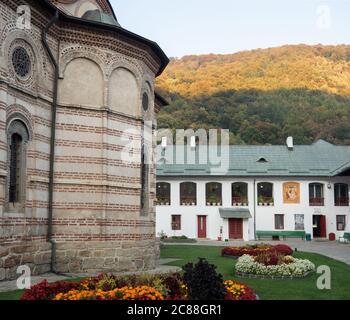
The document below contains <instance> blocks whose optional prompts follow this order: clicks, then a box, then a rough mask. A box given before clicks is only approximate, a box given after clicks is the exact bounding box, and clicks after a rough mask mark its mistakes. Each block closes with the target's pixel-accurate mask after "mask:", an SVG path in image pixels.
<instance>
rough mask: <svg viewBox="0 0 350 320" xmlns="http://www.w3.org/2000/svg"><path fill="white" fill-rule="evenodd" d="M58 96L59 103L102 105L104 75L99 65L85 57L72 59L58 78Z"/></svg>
mask: <svg viewBox="0 0 350 320" xmlns="http://www.w3.org/2000/svg"><path fill="white" fill-rule="evenodd" d="M58 96H59V103H60V104H67V105H84V106H93V107H98V106H100V107H101V106H103V101H104V77H103V72H102V69H101V67H100V66H99V65H98V64H97V63H96V62H95V61H93V60H91V59H89V58H86V57H78V58H74V59H72V60H71V61H70V62H69V63H68V64H67V65H66V67H65V70H64V77H63V79H61V80H60V84H59V94H58Z"/></svg>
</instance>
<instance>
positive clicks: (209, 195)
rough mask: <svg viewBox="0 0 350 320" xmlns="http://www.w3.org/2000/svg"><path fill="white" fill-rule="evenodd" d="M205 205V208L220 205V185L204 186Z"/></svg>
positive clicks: (210, 184) (208, 184) (212, 183)
mask: <svg viewBox="0 0 350 320" xmlns="http://www.w3.org/2000/svg"><path fill="white" fill-rule="evenodd" d="M206 203H207V206H221V205H222V185H221V183H217V182H209V183H207V185H206Z"/></svg>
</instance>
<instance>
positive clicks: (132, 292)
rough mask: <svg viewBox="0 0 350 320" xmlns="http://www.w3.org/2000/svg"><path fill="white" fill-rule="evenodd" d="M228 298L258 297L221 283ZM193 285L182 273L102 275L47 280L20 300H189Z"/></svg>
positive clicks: (233, 284)
mask: <svg viewBox="0 0 350 320" xmlns="http://www.w3.org/2000/svg"><path fill="white" fill-rule="evenodd" d="M221 284H222V287H223V288H224V290H225V295H226V297H225V300H256V295H255V293H254V292H253V290H252V289H250V288H249V287H247V286H246V285H244V284H240V283H236V282H234V281H231V280H229V281H225V282H221ZM191 292H192V291H191V288H190V287H189V285H187V284H186V283H185V281H184V275H182V274H180V273H174V274H162V275H139V276H136V275H134V276H113V275H106V274H104V275H100V276H98V277H95V278H90V279H87V280H82V281H80V282H76V283H74V282H72V283H70V282H63V281H60V282H57V283H54V284H49V283H48V282H47V281H46V280H45V281H43V282H41V283H40V284H38V285H36V286H33V287H32V288H31V289H30V290H26V291H25V293H24V294H23V296H22V298H21V300H137V301H138V300H190V299H191Z"/></svg>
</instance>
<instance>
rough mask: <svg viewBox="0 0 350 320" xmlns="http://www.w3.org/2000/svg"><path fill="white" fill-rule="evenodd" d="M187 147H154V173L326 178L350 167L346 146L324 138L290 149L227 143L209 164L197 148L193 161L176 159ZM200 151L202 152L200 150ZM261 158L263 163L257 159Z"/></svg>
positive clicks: (186, 152) (280, 146)
mask: <svg viewBox="0 0 350 320" xmlns="http://www.w3.org/2000/svg"><path fill="white" fill-rule="evenodd" d="M197 148H198V147H197ZM187 149H188V148H187V147H185V148H183V147H182V148H181V147H178V146H177V147H175V146H168V147H167V148H166V152H165V154H164V152H162V148H161V146H158V165H157V175H158V176H159V177H162V176H164V177H170V176H189V177H190V176H209V175H210V176H237V177H260V176H261V177H263V176H269V177H270V176H291V177H292V176H293V177H298V176H302V177H330V176H337V175H340V174H342V173H344V172H345V171H347V170H349V169H350V146H336V145H333V144H331V143H328V142H326V141H324V140H318V141H317V142H315V143H314V144H312V145H299V146H294V149H293V150H289V149H288V148H287V146H285V145H275V146H269V145H265V146H252V145H250V146H248V145H234V146H229V147H227V148H224V149H222V150H221V151H220V150H219V151H218V152H219V156H220V152H221V155H222V163H223V166H218V165H215V164H211V163H210V161H208V160H207V161H205V162H204V163H206V164H201V162H200V161H199V152H198V149H197V151H195V157H194V158H195V160H194V161H192V162H188V161H187V162H185V164H182V163H179V161H176V159H179V158H180V159H181V158H184V159H186V158H187V155H188V154H189V152H188V150H187ZM210 149H212V150H211V154H212V152H214V153H215V152H216V151H217V148H216V147H213V146H210V147H208V150H210ZM200 152H201V155H203V152H202V150H201V151H200ZM171 153H173V159H174V160H173V161H171ZM208 153H209V152H208ZM261 158H264V159H266V160H267V162H263V161H259V159H261ZM202 163H203V162H202ZM208 163H209V164H208Z"/></svg>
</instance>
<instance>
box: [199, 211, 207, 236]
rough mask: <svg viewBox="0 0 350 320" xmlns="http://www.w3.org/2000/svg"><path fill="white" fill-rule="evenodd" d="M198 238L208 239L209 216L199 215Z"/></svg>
mask: <svg viewBox="0 0 350 320" xmlns="http://www.w3.org/2000/svg"><path fill="white" fill-rule="evenodd" d="M198 238H199V239H206V238H207V217H206V216H198Z"/></svg>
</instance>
